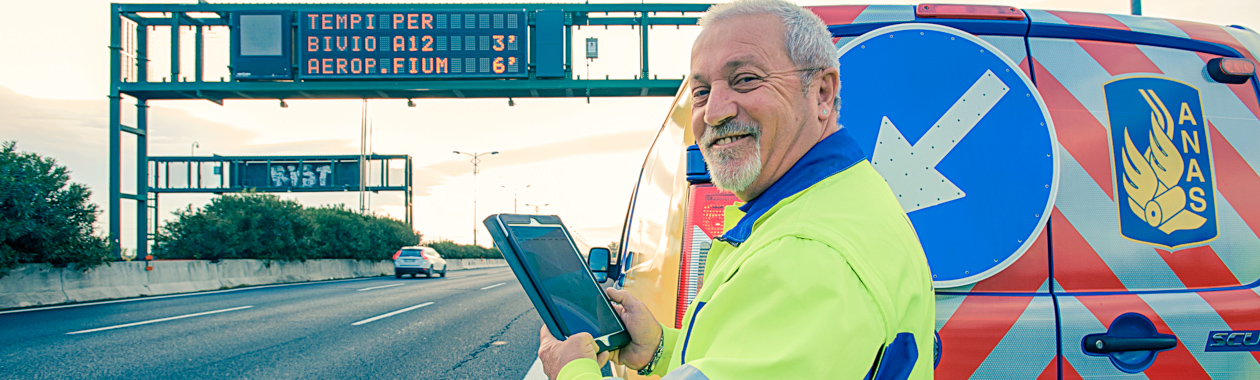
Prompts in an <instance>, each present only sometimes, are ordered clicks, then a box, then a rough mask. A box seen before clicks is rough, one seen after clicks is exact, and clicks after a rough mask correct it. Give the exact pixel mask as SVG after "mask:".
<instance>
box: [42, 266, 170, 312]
mask: <svg viewBox="0 0 1260 380" xmlns="http://www.w3.org/2000/svg"><path fill="white" fill-rule="evenodd" d="M148 277H149V276H148V274H147V273H146V271H145V270H144V262H135V261H132V262H111V263H107V264H105V265H101V266H98V267H96V268H92V269H91V270H87V271H78V270H73V269H65V270H62V271H61V289H62V290H63V291H65V292H66V298H68V299H69V301H70V302H83V301H95V300H107V299H115V298H131V297H139V296H140V295H143V294H147V293H148V288H146V287H145V285H146V283H147V282H148Z"/></svg>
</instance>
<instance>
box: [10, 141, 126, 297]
mask: <svg viewBox="0 0 1260 380" xmlns="http://www.w3.org/2000/svg"><path fill="white" fill-rule="evenodd" d="M16 147H17V142H15V141H8V142H5V143H4V144H3V146H2V147H0V275H2V274H3V272H4V271H6V270H8V269H10V268H13V267H15V266H17V265H18V264H23V263H48V264H52V265H56V266H64V265H69V264H75V265H77V266H79V267H81V268H91V267H94V266H97V265H100V264H102V263H104V262H105V261H107V260H108V259H109V257H110V248H111V245H110V244H109V241H108V240H107V239H106V238H104V237H100V236H96V235H94V234H93V231H92V225H93V224H94V223H96V216H97V214H98V210H97V207H96V205H94V204H92V203H89V202H88V196H89V195H91V194H92V193H91V191H88V189H87V187H86V186H83V185H81V184H77V183H70V182H69V181H70V172H69V170H66V167H64V166H60V165H57V161H56V160H54V159H52V158H46V157H40V156H39V155H37V154H34V153H24V152H18V151H17V149H16Z"/></svg>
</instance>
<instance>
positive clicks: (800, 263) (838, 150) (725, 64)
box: [539, 0, 934, 379]
mask: <svg viewBox="0 0 1260 380" xmlns="http://www.w3.org/2000/svg"><path fill="white" fill-rule="evenodd" d="M700 24H701V26H702V28H703V30H702V31H701V33H700V36H699V37H698V38H697V39H696V42H695V45H694V46H693V47H692V50H691V78H690V84H691V91H692V92H691V99H692V102H693V103H692V120H691V126H692V127H691V129H692V133H693V135H694V136H696V142H697V144H699V145H700V150H701V152H702V153H703V154H704V158H705V161H706V162H707V163H708V165H709V170H710V174H711V177H712V179H713V182H714V183H715V184H716V185H717V186H718V187H720V188H723V189H727V190H730V191H731V192H734V193H735V195H736V196H738V197H739V198H740V199H742V200H745V201H747V203H746V204H744V205H743V206H742V207H741V209H742V210H743V211H744V212H745V214H744V216H743V217H742V219H740V221H739V222H738V223H737V224H736V225H735V226H733V227H731V228H730V229H729V230H728V231H726V232H725V233H724V234H723V235H722V236H720V237H718V238H717V239H716V240H717V241H715V242H714V245H713V247H712V249H711V250H710V251H709V256H708V260H707V263H706V267H705V271H704V273H705V281H704V286H703V287H702V288H701V289H700V291H699V293H698V294H696V298H695V301H694V302H693V303H692V304H691V305H690V306H689V307H688V308H687V313H686V314H685V315H684V316H683V321H685V326H684V327H683V328H682V329H681V330H679V329H672V328H668V327H664V326H662V325H661V324H659V323H657V322H656V321H655V319H653V318H652V316H651V313H650V312H649V311H648V310H647V309H646V307H645V306H644V305H643V303H642V302H640V301H638V300H636V299H635V298H634V297H633V296H631V295H630V294H629V293H627V292H624V291H618V290H609V291H608V295H609V298H610V299H611V300H613V301H614V302H616V303H618V304H619V305H617V306H616V308H617V311H618V314H619V315H620V316H621V317H622V319H623V320H624V321H625V323H626V326H627V329H628V330H629V332H630V335H631V338H632V343H631V344H630V345H628V346H626V347H623V348H621V349H620V350H619V352H616V353H615V355H613V357H614V358H615V360H616V361H618V362H620V363H622V364H624V365H626V366H627V367H629V368H632V369H636V370H638V371H639V373H640V374H644V375H647V374H654V375H662V376H664V379H860V378H863V377H864V376H870V377H871V378H876V379H906V378H911V377H913V378H916V379H920V378H931V377H932V362H933V326H934V297H933V295H932V280H931V274H930V272H929V270H928V266H927V259H926V258H925V257H924V255H923V249H922V247H921V246H920V245H919V242H918V238H917V237H916V235H915V233H914V229H913V227H912V226H911V225H910V222H909V220H908V219H907V218H906V215H905V212H904V211H902V209H901V206H900V205H899V203H898V202H897V198H896V196H894V195H893V193H892V191H891V190H889V188H888V185H887V184H886V183H885V182H884V179H883V178H882V177H880V175H879V174H878V173H877V172H876V171H875V170H874V169H873V168H872V166H871V164H870V163H869V162H867V161H866V158H865V156H864V154H863V153H862V150H861V148H859V147H858V146H857V144H856V142H855V141H854V140H853V138H852V137H850V136H849V133H848V131H846V130H844V129H843V128H841V127H840V126H839V125H837V123H836V112H837V110H838V108H839V99H838V98H837V94H838V92H839V86H840V84H839V68H838V65H839V63H838V62H839V57H838V56H837V52H836V49H835V47H834V46H833V45H832V43H831V34H830V33H829V32H828V31H827V28H826V25H824V24H823V22H822V20H820V19H819V18H818V17H817V16H815V15H814V14H813V13H811V12H809V11H807V10H804V9H801V8H800V7H798V6H796V5H794V4H791V3H787V2H784V1H782V0H738V1H735V2H733V3H728V4H722V5H717V6H714V7H713V8H712V9H710V10H709V12H708V13H707V14H706V15H705V16H704V18H703V19H702V20H701V21H700ZM541 339H542V343H541V347H540V348H539V358H540V359H541V360H542V362H543V367H544V371H545V372H546V373H547V375H548V376H549V377H551V378H560V379H594V378H599V377H600V375H599V367H600V365H601V364H602V363H603V362H604V361H605V360H606V359H607V355H604V354H601V355H598V356H597V355H596V353H595V352H596V349H595V348H594V347H595V345H594V343H593V341H592V340H591V337H590V336H589V335H585V334H579V335H574V336H572V337H570V338H568V339H567V340H565V341H558V340H556V339H555V338H553V337H551V334H549V333H548V332H547V331H546V330H545V328H544V331H543V333H542V337H541Z"/></svg>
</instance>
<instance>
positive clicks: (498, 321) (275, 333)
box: [0, 268, 542, 380]
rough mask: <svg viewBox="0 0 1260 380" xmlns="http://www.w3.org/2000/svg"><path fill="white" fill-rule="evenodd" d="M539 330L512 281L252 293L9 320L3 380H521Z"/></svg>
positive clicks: (1, 330)
mask: <svg viewBox="0 0 1260 380" xmlns="http://www.w3.org/2000/svg"><path fill="white" fill-rule="evenodd" d="M391 313H392V314H391ZM540 326H542V321H541V320H540V319H539V318H538V314H537V312H535V311H534V307H533V305H532V304H531V303H530V301H529V298H528V297H527V296H526V295H525V292H524V291H523V290H522V289H521V287H520V284H519V283H517V281H516V278H515V277H514V276H513V275H512V272H511V271H510V270H509V269H507V268H493V269H479V270H467V271H452V272H450V273H449V274H447V277H446V278H437V277H435V278H415V279H411V278H403V279H394V278H393V277H377V278H370V279H359V280H344V281H329V282H318V283H307V284H299V285H288V286H274V287H258V288H242V289H239V290H234V291H227V292H208V293H198V294H196V295H191V296H178V297H170V298H156V299H140V300H138V301H128V302H115V303H105V304H89V305H84V306H76V307H66V308H58V309H48V310H32V311H21V312H9V313H3V314H0V378H3V379H71V378H76V379H511V380H518V379H522V378H523V377H524V376H525V374H526V371H528V370H529V369H530V366H531V365H532V364H533V363H534V361H535V359H536V356H535V355H536V352H537V349H538V330H539V327H540Z"/></svg>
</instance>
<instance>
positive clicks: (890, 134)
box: [839, 24, 1059, 288]
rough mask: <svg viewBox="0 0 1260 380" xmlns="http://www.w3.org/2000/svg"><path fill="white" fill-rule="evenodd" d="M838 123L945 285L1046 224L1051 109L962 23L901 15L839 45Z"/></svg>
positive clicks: (982, 273)
mask: <svg viewBox="0 0 1260 380" xmlns="http://www.w3.org/2000/svg"><path fill="white" fill-rule="evenodd" d="M840 54H841V55H840V81H841V83H843V85H842V86H841V90H840V91H841V92H840V99H841V110H840V120H839V122H840V124H841V125H843V126H844V127H845V128H848V129H849V130H850V132H851V133H852V134H853V136H854V138H856V139H857V140H858V142H859V143H861V144H862V146H863V149H864V150H865V151H866V153H867V154H868V156H869V157H870V158H871V163H872V164H873V165H874V166H875V168H876V170H878V171H879V172H880V174H881V175H883V176H884V178H885V179H886V180H887V181H888V184H889V186H890V187H891V188H892V190H893V192H894V193H895V194H897V196H898V201H900V202H901V205H902V207H903V208H905V210H906V212H907V213H909V216H910V220H911V221H912V222H913V223H914V226H915V229H916V230H917V232H918V234H919V239H920V240H921V241H922V242H923V248H924V251H925V252H926V253H927V256H928V263H929V265H930V266H931V267H932V274H933V277H934V281H935V285H936V286H937V287H938V288H947V287H957V286H963V285H968V284H971V283H975V282H977V281H980V280H982V279H985V278H987V277H989V276H992V275H993V274H996V273H997V272H1000V271H1001V270H1002V269H1005V268H1006V267H1007V266H1009V265H1010V264H1012V263H1014V262H1015V260H1017V259H1019V257H1020V256H1021V255H1023V253H1024V252H1025V251H1027V250H1028V248H1029V247H1031V246H1032V244H1033V241H1034V240H1036V238H1037V236H1038V235H1040V234H1041V231H1042V229H1043V228H1044V226H1045V225H1046V223H1047V221H1048V220H1049V217H1050V215H1049V214H1050V211H1051V208H1052V207H1053V202H1054V197H1055V194H1056V192H1057V187H1058V173H1059V169H1058V150H1057V147H1058V143H1057V140H1056V137H1055V134H1054V127H1053V125H1052V123H1051V120H1050V116H1049V113H1048V112H1047V111H1046V107H1045V104H1044V103H1043V102H1042V100H1041V97H1040V95H1039V94H1038V93H1037V91H1036V89H1035V87H1034V86H1033V84H1032V82H1031V81H1030V80H1029V79H1028V77H1027V76H1025V75H1024V72H1023V71H1022V70H1020V68H1019V66H1018V64H1017V63H1015V62H1012V61H1011V60H1010V58H1009V57H1007V56H1006V55H1005V54H1003V53H1002V52H1000V51H999V50H998V49H997V48H995V47H993V46H992V45H991V44H989V43H987V42H985V41H984V40H981V39H980V38H978V37H976V36H974V35H971V34H968V33H966V32H963V31H960V30H957V29H953V28H949V27H944V26H939V25H929V24H902V25H896V26H890V27H885V28H881V29H878V30H875V31H872V32H870V33H867V34H865V35H863V36H861V37H859V38H857V39H855V40H853V41H852V42H850V43H848V44H846V45H845V46H844V47H842V48H841V49H840Z"/></svg>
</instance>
